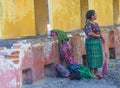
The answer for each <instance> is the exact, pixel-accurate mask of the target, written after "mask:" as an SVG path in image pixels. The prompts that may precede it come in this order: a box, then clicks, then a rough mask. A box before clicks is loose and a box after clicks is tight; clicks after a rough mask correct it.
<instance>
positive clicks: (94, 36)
mask: <svg viewBox="0 0 120 88" xmlns="http://www.w3.org/2000/svg"><path fill="white" fill-rule="evenodd" d="M88 35H89V36H91V37H93V38H100V37H101V35H100V34H95V33H93V32H89V33H88Z"/></svg>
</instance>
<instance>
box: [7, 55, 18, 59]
mask: <svg viewBox="0 0 120 88" xmlns="http://www.w3.org/2000/svg"><path fill="white" fill-rule="evenodd" d="M5 59H19V55H9V56H5Z"/></svg>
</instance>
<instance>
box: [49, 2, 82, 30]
mask: <svg viewBox="0 0 120 88" xmlns="http://www.w3.org/2000/svg"><path fill="white" fill-rule="evenodd" d="M80 13H81V11H80V0H50V23H51V27H52V29H61V30H64V31H70V30H76V29H80V28H81V17H80V15H81V14H80Z"/></svg>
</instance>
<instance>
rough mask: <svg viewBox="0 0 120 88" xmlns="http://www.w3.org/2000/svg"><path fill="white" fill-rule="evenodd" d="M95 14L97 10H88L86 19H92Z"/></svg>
mask: <svg viewBox="0 0 120 88" xmlns="http://www.w3.org/2000/svg"><path fill="white" fill-rule="evenodd" d="M94 14H95V10H88V11H87V13H86V21H87V19H89V20H91V19H92V16H93V15H94Z"/></svg>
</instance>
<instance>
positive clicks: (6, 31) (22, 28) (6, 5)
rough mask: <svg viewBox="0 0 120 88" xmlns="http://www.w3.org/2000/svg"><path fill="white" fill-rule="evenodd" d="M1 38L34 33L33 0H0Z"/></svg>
mask: <svg viewBox="0 0 120 88" xmlns="http://www.w3.org/2000/svg"><path fill="white" fill-rule="evenodd" d="M1 1H2V7H3V16H2V29H1V30H0V32H1V33H2V34H1V35H0V37H2V38H12V37H20V36H31V35H35V22H34V4H33V0H1Z"/></svg>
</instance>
